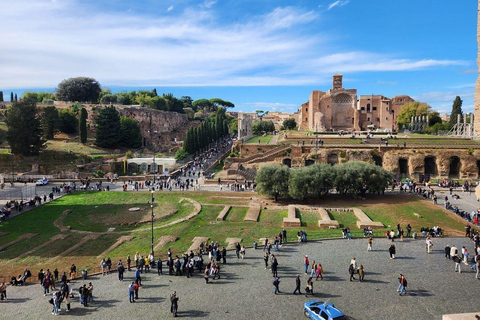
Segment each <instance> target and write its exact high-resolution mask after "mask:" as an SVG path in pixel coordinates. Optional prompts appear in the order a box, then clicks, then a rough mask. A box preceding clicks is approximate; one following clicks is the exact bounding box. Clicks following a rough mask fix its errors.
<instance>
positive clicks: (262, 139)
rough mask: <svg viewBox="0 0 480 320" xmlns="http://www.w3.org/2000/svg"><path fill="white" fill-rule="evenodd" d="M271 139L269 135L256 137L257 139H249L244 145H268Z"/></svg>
mask: <svg viewBox="0 0 480 320" xmlns="http://www.w3.org/2000/svg"><path fill="white" fill-rule="evenodd" d="M272 137H273V136H271V135H266V136H257V137H253V138H251V139H249V140H248V141H247V142H246V143H259V141H260V143H264V144H265V143H270V141H272Z"/></svg>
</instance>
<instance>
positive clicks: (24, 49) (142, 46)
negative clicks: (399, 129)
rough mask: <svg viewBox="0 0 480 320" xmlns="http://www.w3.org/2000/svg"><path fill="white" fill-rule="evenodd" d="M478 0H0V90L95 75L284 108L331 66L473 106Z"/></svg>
mask: <svg viewBox="0 0 480 320" xmlns="http://www.w3.org/2000/svg"><path fill="white" fill-rule="evenodd" d="M476 25H477V2H476V1H473V0H468V1H467V0H464V1H446V0H441V1H436V2H432V1H418V0H417V1H412V0H402V1H385V0H350V1H348V0H336V1H335V0H329V1H324V0H317V1H312V0H308V1H307V0H297V1H286V0H263V1H262V0H256V1H251V0H245V1H238V0H237V1H233V0H224V1H222V0H217V1H215V0H201V1H190V0H177V1H168V0H167V1H153V0H136V1H122V0H118V1H113V0H108V1H101V0H100V1H91V0H15V1H9V2H4V3H2V10H1V11H0V30H2V31H1V37H2V46H1V49H0V90H3V91H4V95H5V97H6V98H7V99H8V98H9V96H10V94H9V92H10V91H14V92H16V93H18V94H19V95H20V94H21V93H22V92H23V91H25V90H30V89H33V90H37V91H38V90H54V88H55V86H56V85H57V84H58V83H59V82H60V81H62V80H63V79H66V78H70V77H76V76H89V77H94V78H96V79H97V80H98V81H99V82H100V83H101V84H102V85H103V86H104V87H108V88H110V89H111V90H112V91H114V92H116V91H121V90H125V89H126V90H130V89H136V90H138V89H141V88H146V89H149V88H153V87H156V88H157V91H158V92H160V93H168V92H171V93H173V94H174V95H176V96H182V95H189V96H191V97H192V98H193V99H198V98H213V97H219V98H222V99H225V100H230V101H232V102H233V103H235V105H236V108H235V109H236V110H237V111H253V110H257V109H262V110H279V111H284V112H293V111H295V110H296V109H297V108H298V106H299V105H300V104H301V103H303V102H306V101H307V100H308V95H309V93H310V92H311V91H312V90H323V91H326V90H328V89H329V88H330V86H331V77H332V75H333V74H335V73H337V72H340V73H342V74H343V75H344V87H345V88H356V89H358V94H359V95H362V94H372V93H373V94H383V95H385V96H388V97H393V96H395V95H399V94H408V95H410V96H412V97H413V98H415V99H417V100H419V101H423V102H427V103H429V104H430V105H432V107H433V108H434V109H436V110H438V111H440V112H442V113H443V112H449V111H450V109H451V104H452V101H453V99H454V98H455V96H456V95H459V96H461V97H462V99H463V100H464V107H463V109H464V111H466V112H468V111H472V110H473V98H474V94H473V92H474V84H475V80H476V76H477V67H476V52H477V50H476V48H477V43H476Z"/></svg>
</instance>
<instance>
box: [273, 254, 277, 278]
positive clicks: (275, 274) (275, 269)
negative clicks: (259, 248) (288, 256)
mask: <svg viewBox="0 0 480 320" xmlns="http://www.w3.org/2000/svg"><path fill="white" fill-rule="evenodd" d="M277 270H278V261H277V258H276V257H275V256H274V255H273V254H272V275H273V276H274V277H276V276H278V272H277Z"/></svg>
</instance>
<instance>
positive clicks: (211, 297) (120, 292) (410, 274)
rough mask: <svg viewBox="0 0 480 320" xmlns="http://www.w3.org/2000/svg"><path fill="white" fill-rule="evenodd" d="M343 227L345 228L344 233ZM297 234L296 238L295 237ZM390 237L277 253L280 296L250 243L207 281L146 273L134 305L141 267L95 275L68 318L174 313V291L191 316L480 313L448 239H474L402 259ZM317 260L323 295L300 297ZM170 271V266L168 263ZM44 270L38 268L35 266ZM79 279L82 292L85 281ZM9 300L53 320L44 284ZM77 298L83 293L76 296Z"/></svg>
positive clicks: (469, 276)
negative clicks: (316, 310)
mask: <svg viewBox="0 0 480 320" xmlns="http://www.w3.org/2000/svg"><path fill="white" fill-rule="evenodd" d="M339 232H340V231H339ZM289 236H290V237H292V235H289ZM390 244H391V242H390V241H389V240H387V239H375V241H374V244H373V251H372V252H367V241H366V239H364V238H362V239H354V240H350V241H348V240H324V241H319V242H309V243H307V244H300V243H291V244H288V245H285V246H283V248H281V251H279V252H275V254H276V256H277V257H278V262H279V269H278V273H279V276H280V277H281V279H280V281H281V283H280V290H281V292H282V294H279V295H274V294H273V289H274V288H273V285H272V280H273V278H272V276H271V272H270V270H269V269H268V270H265V267H264V262H263V250H262V249H257V250H254V249H251V248H247V254H246V258H245V259H244V260H238V259H237V258H236V257H235V256H234V255H235V254H234V252H232V251H229V254H228V259H227V265H226V266H222V271H221V279H219V280H218V279H217V280H211V283H209V284H208V285H207V284H205V281H204V279H203V277H202V276H201V275H200V274H199V273H195V274H194V277H193V278H190V279H188V278H186V277H175V276H168V275H163V276H157V274H156V273H149V274H144V275H143V280H142V282H143V284H144V285H143V287H141V288H140V292H139V297H140V299H138V300H137V302H136V303H129V302H128V295H127V286H128V284H129V281H131V280H132V279H133V272H126V276H125V281H123V282H120V281H118V279H117V274H116V273H114V274H111V275H107V276H105V277H102V276H98V275H96V276H93V277H90V278H89V279H88V280H87V282H88V281H91V282H93V286H94V300H95V302H94V303H93V304H91V305H90V306H88V307H86V308H85V307H83V306H81V305H80V304H79V303H78V298H77V297H76V298H75V302H74V303H72V308H73V309H72V310H71V311H70V312H69V313H66V312H65V304H62V312H61V315H60V316H61V317H62V318H69V319H70V318H71V319H75V318H78V316H86V317H88V319H110V318H113V319H116V318H123V319H139V318H142V319H165V318H169V317H172V315H171V314H170V312H169V310H170V301H169V295H170V293H171V292H172V291H173V290H176V291H177V294H178V296H179V298H180V300H179V311H180V312H179V317H183V318H188V319H197V318H198V319H200V318H207V319H301V318H303V314H302V307H303V303H304V302H306V301H308V300H311V299H322V300H326V299H330V302H332V303H334V304H335V306H336V307H338V308H339V309H340V310H342V311H343V312H345V314H346V315H348V316H349V318H350V319H356V320H362V319H364V320H370V319H396V320H400V319H441V315H442V314H449V313H462V312H476V311H478V312H479V313H480V302H479V301H480V299H479V297H480V295H479V289H480V280H477V279H475V273H474V272H473V271H472V270H471V269H470V267H469V266H468V267H467V266H465V265H463V264H462V273H461V274H458V273H455V272H454V263H453V262H452V261H449V260H446V259H445V258H444V247H445V245H446V244H455V245H456V246H457V247H458V248H459V249H460V248H461V247H462V246H463V245H465V246H466V247H467V248H468V249H469V251H470V252H473V242H471V241H470V240H468V239H467V238H436V239H433V244H434V247H433V248H434V250H433V253H432V254H427V253H426V251H425V241H424V239H417V240H412V239H407V240H405V241H403V242H401V241H395V245H396V247H397V256H396V259H394V260H391V259H389V255H388V251H387V249H388V247H389V246H390ZM305 254H308V256H309V258H310V261H312V260H316V261H317V262H320V263H321V264H322V265H323V268H324V270H325V274H324V280H323V281H320V280H319V281H315V282H314V291H315V296H314V297H312V296H308V298H307V297H305V295H293V294H292V292H293V290H294V289H295V275H296V274H300V275H301V279H302V286H301V287H302V293H303V292H304V288H305V285H306V280H307V276H305V274H304V273H303V257H304V256H305ZM353 256H355V257H356V258H357V263H358V265H360V264H363V265H364V267H365V282H364V283H360V282H358V280H357V281H352V282H350V281H349V275H348V265H349V262H350V259H351V258H352V257H353ZM164 271H165V268H164ZM32 272H34V273H36V272H38V270H32ZM399 273H403V274H404V275H405V276H406V278H407V280H408V295H406V296H399V295H398V293H397V292H396V289H397V286H398V280H397V278H398V276H399ZM83 283H84V282H83V281H82V280H77V281H75V282H74V283H73V288H74V292H75V293H76V292H78V291H77V289H78V287H79V286H80V285H81V284H83ZM7 294H8V300H7V301H3V302H1V303H0V304H1V311H0V313H1V314H0V318H4V319H47V318H50V317H54V316H53V315H51V311H52V306H51V305H50V304H49V303H48V299H49V298H50V297H49V296H47V297H44V296H43V291H42V288H41V287H40V285H39V284H29V285H27V286H24V287H13V288H12V287H8V290H7ZM76 296H77V295H76Z"/></svg>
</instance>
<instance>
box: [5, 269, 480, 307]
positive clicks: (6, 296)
mask: <svg viewBox="0 0 480 320" xmlns="http://www.w3.org/2000/svg"><path fill="white" fill-rule="evenodd" d="M477 275H478V273H477ZM0 300H2V301H3V300H7V285H6V284H5V282H2V285H1V286H0Z"/></svg>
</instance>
